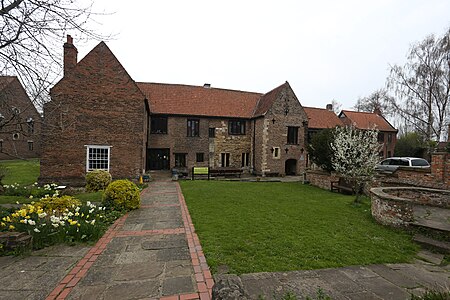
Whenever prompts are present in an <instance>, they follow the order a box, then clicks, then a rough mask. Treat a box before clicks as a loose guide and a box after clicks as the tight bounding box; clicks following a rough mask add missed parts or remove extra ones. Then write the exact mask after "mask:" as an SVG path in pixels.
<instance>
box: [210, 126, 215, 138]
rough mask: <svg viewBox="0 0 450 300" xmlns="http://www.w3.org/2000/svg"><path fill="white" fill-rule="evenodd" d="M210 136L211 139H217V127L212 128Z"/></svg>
mask: <svg viewBox="0 0 450 300" xmlns="http://www.w3.org/2000/svg"><path fill="white" fill-rule="evenodd" d="M208 136H209V137H210V138H215V137H216V128H215V127H210V128H209V130H208Z"/></svg>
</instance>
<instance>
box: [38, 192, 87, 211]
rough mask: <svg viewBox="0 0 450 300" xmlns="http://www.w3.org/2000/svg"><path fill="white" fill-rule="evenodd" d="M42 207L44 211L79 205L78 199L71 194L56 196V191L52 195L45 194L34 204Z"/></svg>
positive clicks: (62, 209) (61, 209) (63, 209)
mask: <svg viewBox="0 0 450 300" xmlns="http://www.w3.org/2000/svg"><path fill="white" fill-rule="evenodd" d="M36 205H39V206H40V207H42V209H43V210H44V211H45V212H52V211H58V212H62V211H65V210H66V209H70V208H72V207H74V206H81V202H80V200H78V199H76V198H74V197H72V196H61V197H60V196H58V195H57V193H56V194H55V195H53V196H48V195H47V196H46V197H44V198H42V199H41V200H39V202H38V203H37V204H36Z"/></svg>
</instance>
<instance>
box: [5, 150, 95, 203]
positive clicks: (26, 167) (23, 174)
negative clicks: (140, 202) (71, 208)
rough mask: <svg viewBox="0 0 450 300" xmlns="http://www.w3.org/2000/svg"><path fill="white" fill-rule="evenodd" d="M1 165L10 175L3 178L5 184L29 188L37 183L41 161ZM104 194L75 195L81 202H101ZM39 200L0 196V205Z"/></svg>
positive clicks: (14, 161)
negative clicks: (17, 184)
mask: <svg viewBox="0 0 450 300" xmlns="http://www.w3.org/2000/svg"><path fill="white" fill-rule="evenodd" d="M0 164H2V165H4V166H6V168H7V169H8V174H7V175H6V176H5V178H3V181H2V183H3V184H14V183H19V184H20V185H21V186H28V185H31V184H33V183H35V182H36V181H37V180H38V177H39V170H40V165H39V159H29V160H4V161H0ZM102 195H103V192H95V193H79V194H76V195H74V197H76V198H77V199H79V200H81V202H84V203H85V202H87V201H91V202H101V201H102ZM37 200H38V199H29V198H27V197H20V196H4V195H0V204H15V203H16V202H19V203H20V204H24V203H30V202H32V201H37Z"/></svg>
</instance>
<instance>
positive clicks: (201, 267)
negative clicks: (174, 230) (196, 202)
mask: <svg viewBox="0 0 450 300" xmlns="http://www.w3.org/2000/svg"><path fill="white" fill-rule="evenodd" d="M176 186H177V191H178V199H179V201H180V206H181V215H182V218H183V224H184V228H185V231H186V237H187V241H188V247H189V253H190V255H191V259H192V265H193V267H194V272H195V280H196V282H197V289H198V292H199V293H198V296H197V298H185V297H184V295H179V297H178V298H174V297H175V296H170V297H162V298H160V300H172V299H173V300H182V299H199V298H198V297H200V299H201V300H207V299H208V300H209V299H211V297H212V287H213V285H214V280H213V278H212V275H211V272H210V270H209V267H208V264H207V263H206V258H205V254H204V253H203V250H202V246H201V245H200V240H199V238H198V236H197V234H196V233H195V228H194V224H193V223H192V219H191V216H190V214H189V210H188V208H187V205H186V201H185V199H184V196H183V193H182V192H181V187H180V185H179V183H178V182H177V183H176ZM193 295H194V294H192V296H193ZM188 296H189V295H188Z"/></svg>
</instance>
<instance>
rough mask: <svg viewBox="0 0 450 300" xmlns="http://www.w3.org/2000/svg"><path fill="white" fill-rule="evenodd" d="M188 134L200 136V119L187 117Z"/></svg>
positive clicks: (189, 135)
mask: <svg viewBox="0 0 450 300" xmlns="http://www.w3.org/2000/svg"><path fill="white" fill-rule="evenodd" d="M186 125H187V126H186V129H187V136H188V137H199V136H200V119H191V118H189V119H187V123H186Z"/></svg>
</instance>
